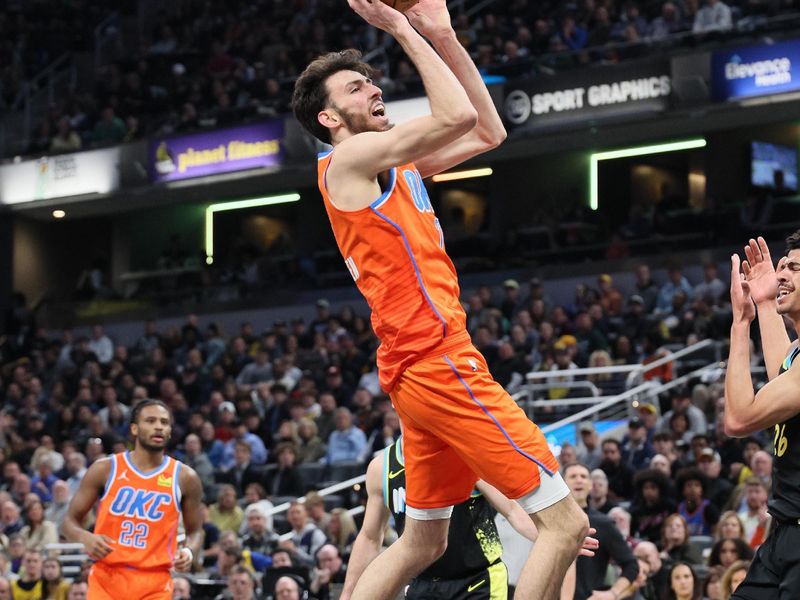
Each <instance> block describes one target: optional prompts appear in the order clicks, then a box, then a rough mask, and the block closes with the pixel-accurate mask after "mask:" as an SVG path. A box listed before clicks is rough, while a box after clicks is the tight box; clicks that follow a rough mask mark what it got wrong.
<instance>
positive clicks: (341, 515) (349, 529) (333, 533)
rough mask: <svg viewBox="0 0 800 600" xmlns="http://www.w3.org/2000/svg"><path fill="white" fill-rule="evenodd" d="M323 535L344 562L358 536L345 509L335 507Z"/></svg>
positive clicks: (354, 524) (352, 521)
mask: <svg viewBox="0 0 800 600" xmlns="http://www.w3.org/2000/svg"><path fill="white" fill-rule="evenodd" d="M324 533H325V535H326V536H327V538H328V540H330V542H331V544H333V545H334V546H336V548H337V550H338V551H339V556H341V557H342V558H343V559H345V560H346V559H347V558H348V557H349V556H350V552H351V550H352V548H353V542H355V541H356V536H357V535H358V527H356V522H355V520H354V519H353V516H352V515H351V514H350V513H349V512H348V511H347V509H345V508H341V507H337V508H334V509H333V510H331V518H330V521H329V522H328V527H327V528H326V529H325V530H324Z"/></svg>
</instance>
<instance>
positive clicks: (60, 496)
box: [44, 480, 70, 531]
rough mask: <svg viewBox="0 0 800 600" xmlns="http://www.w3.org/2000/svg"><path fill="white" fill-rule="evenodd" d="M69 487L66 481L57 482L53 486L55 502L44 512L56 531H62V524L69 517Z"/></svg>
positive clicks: (46, 519)
mask: <svg viewBox="0 0 800 600" xmlns="http://www.w3.org/2000/svg"><path fill="white" fill-rule="evenodd" d="M69 499H70V495H69V487H68V486H67V482H66V481H61V480H59V481H56V482H55V483H54V484H53V500H52V502H50V505H49V506H48V507H47V509H46V510H45V511H44V518H45V521H49V522H51V523H53V524H55V526H56V531H60V530H61V523H62V522H63V521H64V517H65V516H66V515H67V508H68V507H69Z"/></svg>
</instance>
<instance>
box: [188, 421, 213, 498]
mask: <svg viewBox="0 0 800 600" xmlns="http://www.w3.org/2000/svg"><path fill="white" fill-rule="evenodd" d="M183 449H184V453H183V456H182V457H181V460H182V461H183V462H184V463H185V464H186V465H187V466H189V467H192V468H193V469H194V470H195V472H196V473H197V475H198V477H200V482H201V483H202V484H203V491H204V492H205V494H206V496H208V495H209V494H210V492H211V490H212V489H213V487H214V467H213V465H212V464H211V460H209V458H208V455H207V454H206V453H205V452H204V451H203V446H202V443H201V442H200V436H198V435H197V434H194V433H190V434H189V435H187V436H186V439H185V440H184V442H183Z"/></svg>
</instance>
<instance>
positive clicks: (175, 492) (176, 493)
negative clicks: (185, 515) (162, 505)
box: [172, 460, 183, 512]
mask: <svg viewBox="0 0 800 600" xmlns="http://www.w3.org/2000/svg"><path fill="white" fill-rule="evenodd" d="M182 466H183V464H182V463H181V461H179V460H176V461H175V469H174V470H173V471H172V498H173V499H174V500H175V508H177V509H178V512H182V511H181V484H180V483H179V481H178V479H179V477H180V474H181V467H182Z"/></svg>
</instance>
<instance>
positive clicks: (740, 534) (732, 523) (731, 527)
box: [714, 510, 747, 542]
mask: <svg viewBox="0 0 800 600" xmlns="http://www.w3.org/2000/svg"><path fill="white" fill-rule="evenodd" d="M730 539H740V540H742V541H744V542H747V538H746V537H745V536H744V523H742V520H741V519H740V518H739V515H738V514H736V511H734V510H728V511H725V512H724V513H722V516H721V517H720V518H719V523H717V531H716V533H715V534H714V541H715V542H718V541H720V540H730Z"/></svg>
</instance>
